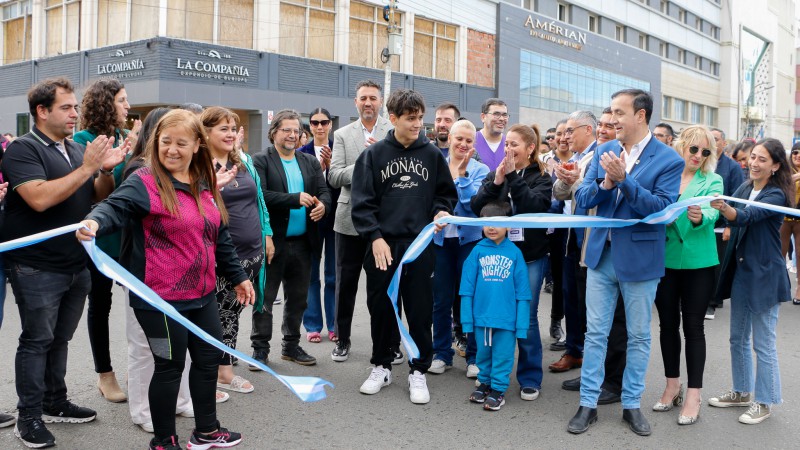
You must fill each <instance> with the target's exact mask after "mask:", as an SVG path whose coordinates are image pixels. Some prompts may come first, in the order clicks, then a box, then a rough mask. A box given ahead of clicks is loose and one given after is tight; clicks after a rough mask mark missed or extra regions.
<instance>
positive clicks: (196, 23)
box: [167, 0, 214, 43]
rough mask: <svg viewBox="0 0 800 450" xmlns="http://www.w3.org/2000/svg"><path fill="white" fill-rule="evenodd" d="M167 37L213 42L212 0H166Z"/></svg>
mask: <svg viewBox="0 0 800 450" xmlns="http://www.w3.org/2000/svg"><path fill="white" fill-rule="evenodd" d="M167 36H172V37H177V38H183V39H190V40H193V41H200V42H209V43H210V42H213V40H214V0H167Z"/></svg>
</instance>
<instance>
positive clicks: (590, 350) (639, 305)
mask: <svg viewBox="0 0 800 450" xmlns="http://www.w3.org/2000/svg"><path fill="white" fill-rule="evenodd" d="M659 281H660V278H656V279H654V280H647V281H619V280H618V279H617V274H616V272H615V270H614V265H613V263H612V261H611V250H610V249H608V248H606V249H604V250H603V254H602V256H601V257H600V262H599V263H598V264H597V268H596V269H589V271H588V274H587V280H586V286H587V290H586V340H585V342H584V346H583V367H582V368H581V406H587V407H589V408H597V398H598V397H599V396H600V386H601V385H602V384H603V378H604V377H605V360H606V350H607V347H608V333H609V332H610V331H611V323H612V322H613V320H614V309H615V308H616V306H617V297H618V296H619V293H620V291H622V298H623V300H624V302H625V318H626V322H625V323H626V327H627V331H628V351H627V357H626V365H625V373H624V374H623V376H622V408H623V409H634V408H639V406H640V403H641V400H642V392H644V377H645V373H646V372H647V362H648V360H649V359H650V320H651V315H652V309H653V302H655V298H656V289H657V288H658V282H659Z"/></svg>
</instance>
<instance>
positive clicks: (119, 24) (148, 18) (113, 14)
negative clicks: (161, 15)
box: [97, 0, 160, 47]
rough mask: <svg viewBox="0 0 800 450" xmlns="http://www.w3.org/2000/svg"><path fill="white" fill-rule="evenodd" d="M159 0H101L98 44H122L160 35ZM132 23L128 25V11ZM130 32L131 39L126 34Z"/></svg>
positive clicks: (100, 45)
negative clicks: (157, 18)
mask: <svg viewBox="0 0 800 450" xmlns="http://www.w3.org/2000/svg"><path fill="white" fill-rule="evenodd" d="M159 3H160V2H159V0H99V1H98V2H97V12H98V14H97V46H98V47H103V46H106V45H114V44H121V43H123V42H127V41H128V40H131V41H135V40H139V39H146V38H149V37H153V36H156V35H158V20H154V18H156V17H158V9H159ZM129 12H130V24H129V25H128V23H127V22H128V13H129ZM128 32H130V39H128V38H127V36H126V34H127V33H128Z"/></svg>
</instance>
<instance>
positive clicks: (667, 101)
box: [661, 95, 672, 119]
mask: <svg viewBox="0 0 800 450" xmlns="http://www.w3.org/2000/svg"><path fill="white" fill-rule="evenodd" d="M661 117H662V118H664V119H669V118H670V117H672V97H667V96H666V95H665V96H664V102H663V103H662V104H661Z"/></svg>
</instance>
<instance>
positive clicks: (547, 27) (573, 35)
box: [524, 15, 586, 50]
mask: <svg viewBox="0 0 800 450" xmlns="http://www.w3.org/2000/svg"><path fill="white" fill-rule="evenodd" d="M524 27H525V28H530V35H531V37H535V38H539V39H544V40H545V41H550V42H553V43H555V44H558V45H563V46H564V47H569V48H573V49H575V50H582V49H583V46H584V45H586V33H584V32H581V31H575V30H572V29H569V28H566V27H564V26H561V25H560V22H558V21H555V20H551V21H549V22H548V21H547V20H539V19H534V18H533V16H531V15H529V16H528V19H527V20H525V25H524Z"/></svg>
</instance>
